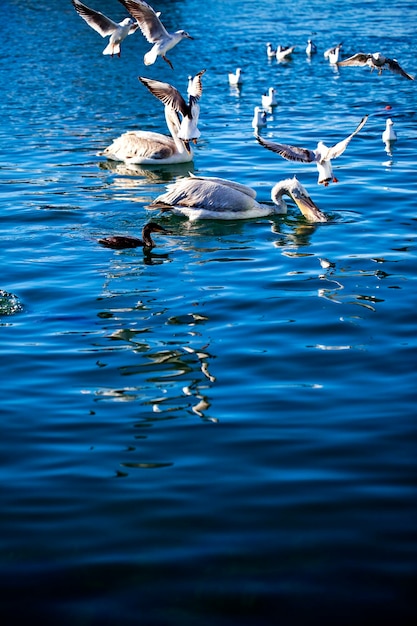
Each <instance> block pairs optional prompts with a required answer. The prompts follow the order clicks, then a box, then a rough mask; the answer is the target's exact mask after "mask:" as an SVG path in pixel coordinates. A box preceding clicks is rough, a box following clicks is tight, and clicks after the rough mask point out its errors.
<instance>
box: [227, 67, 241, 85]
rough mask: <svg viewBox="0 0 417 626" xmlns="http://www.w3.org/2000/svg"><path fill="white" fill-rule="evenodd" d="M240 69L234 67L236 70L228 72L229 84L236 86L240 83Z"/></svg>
mask: <svg viewBox="0 0 417 626" xmlns="http://www.w3.org/2000/svg"><path fill="white" fill-rule="evenodd" d="M242 82H243V81H242V70H241V68H240V67H238V68H237V69H236V72H235V73H233V72H229V85H233V86H234V87H238V86H240V85H241V84H242Z"/></svg>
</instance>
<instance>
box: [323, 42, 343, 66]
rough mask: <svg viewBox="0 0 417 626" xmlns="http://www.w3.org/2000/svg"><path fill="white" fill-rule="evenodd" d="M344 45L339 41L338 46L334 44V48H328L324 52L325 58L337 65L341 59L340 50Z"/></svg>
mask: <svg viewBox="0 0 417 626" xmlns="http://www.w3.org/2000/svg"><path fill="white" fill-rule="evenodd" d="M342 47H343V44H342V43H338V44H337V46H334V47H333V48H328V49H327V50H326V51H325V52H324V58H325V59H328V60H329V63H331V64H332V65H337V62H338V61H339V56H340V50H341V48H342Z"/></svg>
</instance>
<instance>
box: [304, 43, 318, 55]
mask: <svg viewBox="0 0 417 626" xmlns="http://www.w3.org/2000/svg"><path fill="white" fill-rule="evenodd" d="M316 52H317V46H316V44H315V43H314V41H313V40H312V39H309V40H308V41H307V46H306V55H307V56H308V57H311V56H313V54H316Z"/></svg>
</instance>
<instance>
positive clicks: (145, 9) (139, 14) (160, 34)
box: [119, 0, 168, 43]
mask: <svg viewBox="0 0 417 626" xmlns="http://www.w3.org/2000/svg"><path fill="white" fill-rule="evenodd" d="M119 2H121V3H122V4H123V6H124V7H125V8H126V9H127V10H128V11H129V13H130V15H131V16H132V17H134V18H135V20H136V21H137V23H138V24H139V28H140V30H141V31H142V35H143V36H144V37H145V39H146V40H147V41H148V42H149V43H155V42H156V41H158V40H159V39H161V38H162V39H164V38H165V37H168V32H167V30H166V28H165V26H164V25H163V24H162V22H161V20H160V19H159V17H158V16H159V15H160V14H159V13H156V12H155V11H154V9H153V8H152V7H151V6H150V5H149V4H148V3H147V2H143V0H119Z"/></svg>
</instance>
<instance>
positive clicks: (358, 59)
mask: <svg viewBox="0 0 417 626" xmlns="http://www.w3.org/2000/svg"><path fill="white" fill-rule="evenodd" d="M371 56H372V55H371V54H365V52H358V53H357V54H354V55H353V56H352V57H349V58H348V59H343V61H339V62H338V65H355V66H361V67H362V66H364V65H366V64H367V61H368V59H369V57H371Z"/></svg>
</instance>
